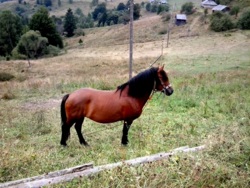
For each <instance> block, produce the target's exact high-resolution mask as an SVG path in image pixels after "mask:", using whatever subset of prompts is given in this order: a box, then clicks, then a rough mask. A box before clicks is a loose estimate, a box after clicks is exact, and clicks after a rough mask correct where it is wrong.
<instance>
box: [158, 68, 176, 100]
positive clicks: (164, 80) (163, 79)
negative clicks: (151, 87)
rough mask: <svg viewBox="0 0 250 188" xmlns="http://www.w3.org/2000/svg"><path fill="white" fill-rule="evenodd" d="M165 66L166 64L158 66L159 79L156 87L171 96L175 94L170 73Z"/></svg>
mask: <svg viewBox="0 0 250 188" xmlns="http://www.w3.org/2000/svg"><path fill="white" fill-rule="evenodd" d="M163 68H164V66H161V67H159V68H158V71H157V77H158V79H156V86H155V89H156V90H157V91H162V92H163V93H165V95H168V96H170V95H172V94H173V92H174V90H173V88H172V86H171V84H170V82H169V79H168V75H167V73H166V72H165V71H164V69H163Z"/></svg>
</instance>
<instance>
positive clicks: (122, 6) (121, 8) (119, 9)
mask: <svg viewBox="0 0 250 188" xmlns="http://www.w3.org/2000/svg"><path fill="white" fill-rule="evenodd" d="M125 9H126V6H125V4H124V3H119V4H118V6H117V8H116V10H117V11H123V10H125Z"/></svg>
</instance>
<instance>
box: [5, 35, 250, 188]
mask: <svg viewBox="0 0 250 188" xmlns="http://www.w3.org/2000/svg"><path fill="white" fill-rule="evenodd" d="M213 37H217V38H216V40H215V39H213V38H212V37H211V38H210V35H209V36H208V37H207V36H206V37H205V36H204V37H199V38H186V39H178V40H177V39H176V41H175V43H174V44H173V43H172V44H171V47H170V48H168V51H167V54H166V55H164V57H163V58H162V59H161V62H160V63H163V64H167V65H166V68H167V69H170V73H169V74H170V79H171V80H170V81H171V83H172V85H173V86H174V89H175V92H174V94H173V95H172V96H171V97H165V96H163V95H162V94H160V93H157V94H155V95H154V97H153V99H152V100H150V101H149V102H148V103H147V105H146V107H145V108H144V111H143V114H142V116H141V117H140V118H138V119H137V120H135V121H134V123H133V125H132V127H131V129H130V131H129V141H130V142H129V145H128V147H122V146H121V144H120V142H121V134H122V122H117V123H114V124H112V125H111V124H107V125H102V124H98V123H95V122H93V121H91V120H88V119H86V120H85V121H84V126H83V133H84V135H85V138H86V140H87V141H88V143H89V144H90V145H91V147H88V148H86V147H83V146H81V145H80V144H79V142H78V138H77V134H76V132H75V130H74V128H73V127H72V129H71V132H72V133H71V138H70V140H69V141H68V145H69V147H67V148H63V147H61V146H60V144H59V141H60V136H61V129H60V113H59V105H60V100H61V97H62V96H63V95H64V94H65V93H70V92H72V91H74V90H75V89H78V88H80V87H94V88H96V89H115V88H116V87H117V86H118V85H120V84H122V83H124V82H126V81H127V79H128V75H127V70H128V66H127V61H126V60H125V58H124V57H125V55H123V56H122V53H124V52H123V50H120V51H119V50H117V51H116V52H114V53H113V55H114V54H116V55H114V56H118V55H120V56H121V57H118V58H117V57H115V58H113V57H112V53H111V50H110V49H111V48H109V47H106V46H105V48H107V49H106V51H105V49H104V47H100V48H98V49H96V50H95V51H93V54H95V53H96V54H99V50H100V49H101V50H103V51H102V52H101V53H102V54H110V56H104V57H102V58H99V57H96V56H93V57H90V56H89V54H88V53H87V52H90V51H91V50H93V49H92V48H90V49H82V51H81V50H79V51H78V50H74V51H73V50H72V51H70V53H68V54H64V55H62V56H59V57H54V58H48V59H42V60H37V61H33V62H32V63H31V64H32V66H31V68H30V69H28V70H27V67H26V66H27V65H26V64H25V63H19V62H18V63H17V62H8V64H7V63H6V62H5V63H1V62H0V63H1V66H0V68H1V69H3V70H4V71H9V72H11V73H12V72H13V75H18V76H17V77H15V79H14V80H11V81H9V82H4V83H0V95H1V98H2V99H1V100H0V131H1V134H0V147H1V155H0V159H1V160H0V164H1V168H0V182H5V181H10V180H16V179H20V178H25V177H30V176H35V175H40V174H44V173H48V172H50V171H55V170H59V169H63V168H68V167H72V166H76V165H79V164H83V163H88V162H91V161H93V162H94V164H95V165H101V164H106V163H113V162H117V161H122V160H127V159H132V158H135V157H139V156H145V155H150V154H154V153H158V152H163V151H169V150H171V149H174V148H176V147H179V146H183V145H189V146H190V147H192V146H197V145H201V144H205V145H206V146H207V149H206V150H204V151H202V152H199V153H194V154H179V155H178V156H175V157H172V158H170V159H168V160H163V161H160V162H156V163H152V164H147V165H142V166H138V167H128V166H123V167H119V168H117V169H114V170H110V171H105V172H103V173H100V174H99V175H97V176H94V177H91V178H81V179H77V180H74V181H72V182H69V183H63V184H58V185H54V186H51V187H248V186H249V182H250V179H249V177H250V172H249V165H250V164H249V156H250V145H249V143H250V127H249V124H250V117H249V114H250V109H249V105H250V97H249V92H250V91H249V90H250V88H249V84H250V75H249V59H250V57H249V52H248V49H249V42H248V40H249V39H248V38H247V37H246V35H244V34H242V33H233V34H232V38H224V36H219V35H217V34H216V36H213ZM221 37H222V39H223V40H220V39H221ZM212 40H213V41H212ZM224 40H226V42H227V43H226V42H225V43H226V44H228V46H226V47H225V46H224V45H223V44H221V42H217V41H224ZM201 44H202V45H203V46H202V45H201ZM144 45H145V47H144ZM154 45H155V44H154V43H148V44H138V47H140V48H142V49H141V53H142V54H141V56H138V58H136V59H135V62H134V67H133V68H134V74H136V73H138V72H140V71H141V70H142V69H144V68H146V67H148V66H149V63H150V62H151V60H152V59H154V57H156V56H157V57H158V54H156V53H154V52H155V51H153V53H152V52H151V51H152V50H151V48H152V46H153V47H155V46H154ZM180 46H181V47H182V50H178V49H179V48H180ZM201 46H202V47H201ZM119 47H120V46H119ZM112 49H113V47H112ZM123 49H124V48H123ZM194 49H196V50H194ZM144 50H145V51H144ZM150 50H151V51H150ZM150 52H151V54H150V55H152V54H153V55H152V56H148V54H149V53H150ZM85 53H86V54H85ZM117 54H118V55H117ZM84 55H86V56H84ZM160 63H159V64H160ZM17 64H18V65H17ZM25 67H26V69H25ZM22 70H24V72H23V71H22ZM19 78H23V79H19ZM5 93H12V94H14V96H15V97H12V98H10V99H8V100H7V99H4V98H3V97H2V96H3V95H4V94H5ZM111 126H114V127H113V128H111ZM109 128H110V129H109Z"/></svg>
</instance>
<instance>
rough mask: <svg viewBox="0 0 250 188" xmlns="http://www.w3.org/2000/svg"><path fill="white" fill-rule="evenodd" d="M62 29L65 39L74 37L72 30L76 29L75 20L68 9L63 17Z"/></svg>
mask: <svg viewBox="0 0 250 188" xmlns="http://www.w3.org/2000/svg"><path fill="white" fill-rule="evenodd" d="M63 28H64V32H66V36H67V37H72V36H73V35H74V30H75V29H76V20H75V17H74V15H73V12H72V10H71V9H70V8H69V9H68V11H67V13H66V15H65V20H64V26H63Z"/></svg>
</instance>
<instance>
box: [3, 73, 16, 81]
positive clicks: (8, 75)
mask: <svg viewBox="0 0 250 188" xmlns="http://www.w3.org/2000/svg"><path fill="white" fill-rule="evenodd" d="M13 78H15V76H13V75H12V74H9V73H6V72H0V82H5V81H9V80H11V79H13Z"/></svg>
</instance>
